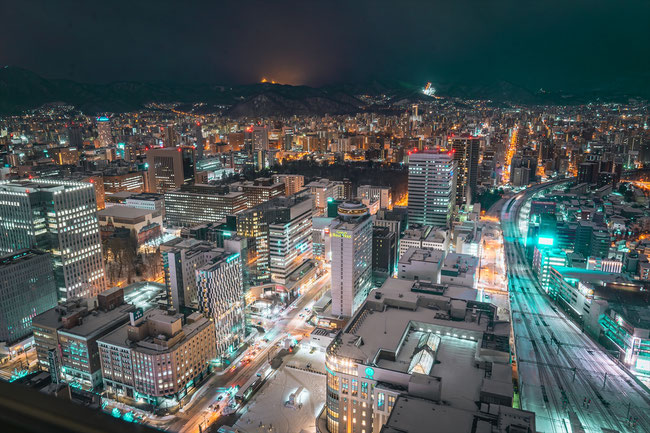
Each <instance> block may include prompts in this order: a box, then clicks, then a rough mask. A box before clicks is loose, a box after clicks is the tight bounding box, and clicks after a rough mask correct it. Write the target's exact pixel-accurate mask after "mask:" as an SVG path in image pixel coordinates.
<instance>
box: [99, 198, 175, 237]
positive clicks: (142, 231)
mask: <svg viewBox="0 0 650 433" xmlns="http://www.w3.org/2000/svg"><path fill="white" fill-rule="evenodd" d="M97 218H98V220H99V226H100V232H103V230H104V228H111V229H115V228H123V229H126V230H128V231H129V232H131V235H132V236H133V237H134V238H135V239H136V241H137V243H138V244H139V245H140V244H143V243H145V242H147V241H148V240H150V239H154V238H157V237H160V235H161V233H162V225H163V218H162V214H161V212H160V211H159V210H149V209H137V208H133V207H129V206H109V207H107V208H106V209H102V210H100V211H99V212H97ZM108 233H110V231H109V232H108Z"/></svg>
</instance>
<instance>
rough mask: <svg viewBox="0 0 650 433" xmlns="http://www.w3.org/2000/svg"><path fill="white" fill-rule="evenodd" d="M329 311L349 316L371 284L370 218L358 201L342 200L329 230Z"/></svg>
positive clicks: (364, 296)
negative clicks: (330, 283) (330, 289)
mask: <svg viewBox="0 0 650 433" xmlns="http://www.w3.org/2000/svg"><path fill="white" fill-rule="evenodd" d="M330 237H331V249H332V314H334V315H341V316H352V315H353V314H354V312H355V311H356V310H357V308H359V306H360V305H361V303H362V302H363V301H364V300H365V299H366V296H368V292H369V291H370V289H371V288H372V218H371V217H370V215H369V214H368V208H366V207H365V206H364V205H362V204H361V203H359V202H344V203H342V204H341V205H340V206H339V216H338V218H337V219H336V220H335V221H334V222H333V224H332V228H331V230H330Z"/></svg>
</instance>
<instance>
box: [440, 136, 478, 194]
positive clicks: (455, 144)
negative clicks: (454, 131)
mask: <svg viewBox="0 0 650 433" xmlns="http://www.w3.org/2000/svg"><path fill="white" fill-rule="evenodd" d="M448 146H449V149H451V152H452V155H453V157H454V161H456V206H458V207H460V206H463V205H466V204H471V203H472V200H473V198H474V197H475V196H476V185H477V183H478V156H479V150H480V139H479V137H455V136H452V137H449V144H448Z"/></svg>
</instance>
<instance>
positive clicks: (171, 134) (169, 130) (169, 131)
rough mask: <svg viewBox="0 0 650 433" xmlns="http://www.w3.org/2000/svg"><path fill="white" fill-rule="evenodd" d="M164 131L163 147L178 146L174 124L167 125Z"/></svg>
mask: <svg viewBox="0 0 650 433" xmlns="http://www.w3.org/2000/svg"><path fill="white" fill-rule="evenodd" d="M163 133H164V137H163V147H176V131H174V125H167V126H165V128H163Z"/></svg>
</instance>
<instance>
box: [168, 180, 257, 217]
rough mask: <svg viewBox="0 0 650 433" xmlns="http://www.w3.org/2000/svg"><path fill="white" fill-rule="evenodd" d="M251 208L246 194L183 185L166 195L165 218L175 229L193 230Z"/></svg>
mask: <svg viewBox="0 0 650 433" xmlns="http://www.w3.org/2000/svg"><path fill="white" fill-rule="evenodd" d="M247 208H248V205H247V196H246V194H245V193H243V192H229V191H228V190H227V189H224V188H222V187H219V186H213V185H203V184H196V185H183V186H181V188H179V189H177V190H174V191H167V192H166V193H165V217H166V218H167V224H168V225H170V226H173V227H191V226H193V225H197V224H203V223H209V222H215V221H219V220H221V219H223V218H225V217H226V216H228V215H235V214H237V213H239V212H241V211H243V210H245V209H247Z"/></svg>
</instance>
